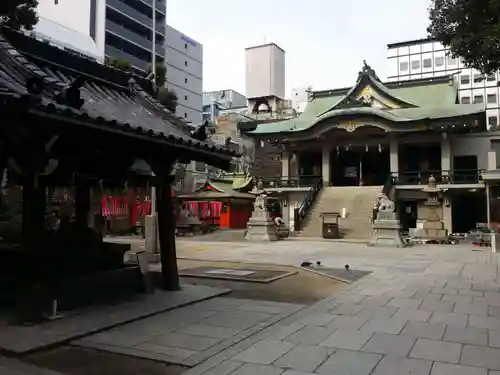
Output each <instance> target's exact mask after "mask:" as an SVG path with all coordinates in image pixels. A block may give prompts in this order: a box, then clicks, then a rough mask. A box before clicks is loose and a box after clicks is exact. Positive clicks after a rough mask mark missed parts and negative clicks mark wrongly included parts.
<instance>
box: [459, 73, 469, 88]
mask: <svg viewBox="0 0 500 375" xmlns="http://www.w3.org/2000/svg"><path fill="white" fill-rule="evenodd" d="M460 83H461V84H462V85H467V84H469V83H470V75H468V74H464V75H462V76H460Z"/></svg>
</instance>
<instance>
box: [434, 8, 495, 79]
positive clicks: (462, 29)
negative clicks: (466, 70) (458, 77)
mask: <svg viewBox="0 0 500 375" xmlns="http://www.w3.org/2000/svg"><path fill="white" fill-rule="evenodd" d="M429 19H430V25H429V27H428V28H427V32H428V33H429V36H430V37H432V38H435V39H437V40H438V41H440V42H441V43H442V44H443V45H444V46H445V47H449V48H450V52H451V54H452V56H453V57H458V56H460V57H462V58H463V59H464V62H465V64H466V65H467V66H469V67H471V68H475V69H477V70H479V71H481V72H482V73H484V74H490V73H492V72H494V71H496V70H498V69H499V68H500V0H431V6H430V8H429Z"/></svg>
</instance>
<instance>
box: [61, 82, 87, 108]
mask: <svg viewBox="0 0 500 375" xmlns="http://www.w3.org/2000/svg"><path fill="white" fill-rule="evenodd" d="M84 84H85V77H83V76H78V77H76V78H75V79H74V80H73V82H71V83H70V84H69V85H67V86H66V87H64V88H63V89H62V90H61V91H59V92H57V93H56V94H55V96H54V100H55V101H56V103H57V104H62V105H67V106H68V107H71V108H74V109H80V108H82V106H83V105H84V104H85V100H84V99H82V93H81V92H80V89H81V88H82V87H83V85H84Z"/></svg>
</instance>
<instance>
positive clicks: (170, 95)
mask: <svg viewBox="0 0 500 375" xmlns="http://www.w3.org/2000/svg"><path fill="white" fill-rule="evenodd" d="M158 101H159V102H160V103H161V104H163V105H164V106H165V107H167V109H168V110H169V111H170V112H175V110H176V108H177V94H176V93H175V91H173V90H169V89H167V88H166V87H161V88H159V89H158Z"/></svg>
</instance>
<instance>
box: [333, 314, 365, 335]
mask: <svg viewBox="0 0 500 375" xmlns="http://www.w3.org/2000/svg"><path fill="white" fill-rule="evenodd" d="M369 319H370V318H368V317H366V316H357V315H339V316H337V317H336V318H335V319H333V320H332V321H331V323H330V324H328V326H327V327H328V328H331V329H332V332H333V330H334V329H337V328H338V329H352V330H358V329H360V328H361V327H362V326H363V325H364V324H365V323H366V322H367V321H368V320H369Z"/></svg>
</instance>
